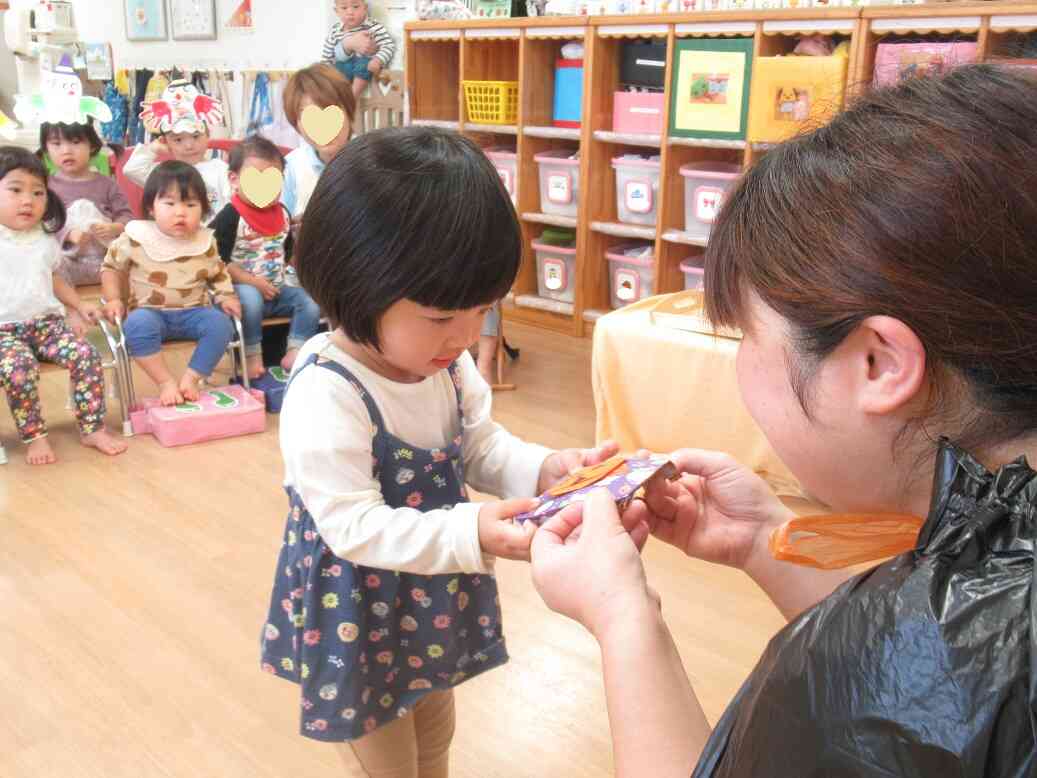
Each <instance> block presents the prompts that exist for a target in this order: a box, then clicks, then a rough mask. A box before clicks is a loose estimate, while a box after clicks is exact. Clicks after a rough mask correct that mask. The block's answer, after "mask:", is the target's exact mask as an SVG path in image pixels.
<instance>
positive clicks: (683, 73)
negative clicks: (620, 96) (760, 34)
mask: <svg viewBox="0 0 1037 778" xmlns="http://www.w3.org/2000/svg"><path fill="white" fill-rule="evenodd" d="M752 69H753V39H752V38H685V39H681V40H678V41H677V46H676V48H675V50H674V52H673V83H672V84H671V85H670V135H671V136H677V137H683V138H714V139H718V140H745V132H746V126H747V124H748V119H749V81H750V78H751V76H752Z"/></svg>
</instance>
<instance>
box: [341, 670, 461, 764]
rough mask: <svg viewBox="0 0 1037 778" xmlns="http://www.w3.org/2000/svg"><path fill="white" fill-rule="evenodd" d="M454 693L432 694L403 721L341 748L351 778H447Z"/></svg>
mask: <svg viewBox="0 0 1037 778" xmlns="http://www.w3.org/2000/svg"><path fill="white" fill-rule="evenodd" d="M453 737H454V692H453V690H451V689H447V690H446V691H439V692H429V693H428V694H426V695H425V696H424V697H422V698H421V699H420V700H418V703H417V705H415V706H414V711H413V712H412V713H409V714H408V715H406V716H404V717H403V718H401V719H396V720H395V721H393V722H391V723H389V724H386V725H384V726H382V727H379V728H378V729H376V730H375V731H374V732H372V733H371V734H370V735H364V736H363V737H362V738H359V739H358V740H353V741H350V742H348V743H341V744H339V745H338V746H337V748H338V751H339V753H340V754H341V755H342V759H343V761H345V763H346V770H347V772H346V775H348V776H350V778H446V777H447V773H448V768H449V758H450V741H451V740H452V739H453Z"/></svg>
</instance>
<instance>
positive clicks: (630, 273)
mask: <svg viewBox="0 0 1037 778" xmlns="http://www.w3.org/2000/svg"><path fill="white" fill-rule="evenodd" d="M645 249H647V250H648V252H647V253H646V254H644V255H643V256H631V253H634V252H637V253H640V252H642V251H644V250H645ZM605 259H607V260H608V263H609V290H610V292H611V295H612V307H613V308H622V307H623V306H624V305H629V304H630V303H633V302H637V301H638V300H643V299H644V298H646V297H651V296H652V295H653V294H654V291H653V290H654V289H655V257H654V256H653V255H652V247H651V245H650V244H646V243H623V244H620V245H618V246H613V247H612V248H611V249H610V250H609V251H606V252H605Z"/></svg>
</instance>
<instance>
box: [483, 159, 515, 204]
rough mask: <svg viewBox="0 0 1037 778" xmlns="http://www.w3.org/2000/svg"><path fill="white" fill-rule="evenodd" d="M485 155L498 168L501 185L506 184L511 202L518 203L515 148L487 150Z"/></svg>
mask: <svg viewBox="0 0 1037 778" xmlns="http://www.w3.org/2000/svg"><path fill="white" fill-rule="evenodd" d="M484 153H485V154H486V158H487V159H489V160H490V162H492V163H493V166H494V167H495V168H497V175H499V176H500V180H501V183H503V184H504V188H505V189H507V190H508V194H509V195H511V202H512V203H517V202H518V154H516V153H515V149H513V148H506V147H500V148H492V149H485V150H484Z"/></svg>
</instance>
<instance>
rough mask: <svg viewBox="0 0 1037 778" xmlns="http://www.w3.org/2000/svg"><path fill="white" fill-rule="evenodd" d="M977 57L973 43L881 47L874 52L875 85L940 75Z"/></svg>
mask: <svg viewBox="0 0 1037 778" xmlns="http://www.w3.org/2000/svg"><path fill="white" fill-rule="evenodd" d="M978 56H979V46H978V44H976V43H975V42H974V41H958V42H955V43H939V42H933V43H880V44H879V45H878V48H877V50H876V51H875V85H876V86H883V85H886V84H896V83H897V82H899V81H903V80H905V79H908V78H916V77H919V76H926V75H940V74H941V73H945V72H946V71H948V70H950V69H951V68H953V67H955V66H956V65H968V64H970V63H972V62H975V61H976V59H977V58H978Z"/></svg>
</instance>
